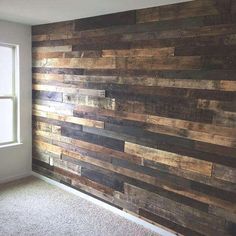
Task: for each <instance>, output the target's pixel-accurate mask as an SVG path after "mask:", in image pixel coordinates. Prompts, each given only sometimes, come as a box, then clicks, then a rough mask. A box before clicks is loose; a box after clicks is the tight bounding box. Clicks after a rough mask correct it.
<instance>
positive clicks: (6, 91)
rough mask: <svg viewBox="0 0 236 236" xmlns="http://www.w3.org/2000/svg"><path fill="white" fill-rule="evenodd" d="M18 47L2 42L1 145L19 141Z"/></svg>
mask: <svg viewBox="0 0 236 236" xmlns="http://www.w3.org/2000/svg"><path fill="white" fill-rule="evenodd" d="M15 65H16V47H15V46H10V45H4V44H0V145H5V144H10V143H14V142H17V96H16V86H15V84H16V79H15V77H16V76H15V75H16V70H15V68H16V67H15Z"/></svg>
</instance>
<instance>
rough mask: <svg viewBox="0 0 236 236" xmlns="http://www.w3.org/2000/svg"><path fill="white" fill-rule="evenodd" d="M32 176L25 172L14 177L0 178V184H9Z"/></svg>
mask: <svg viewBox="0 0 236 236" xmlns="http://www.w3.org/2000/svg"><path fill="white" fill-rule="evenodd" d="M30 175H32V173H31V171H30V172H26V173H23V174H20V175H15V176H10V177H6V178H1V179H0V184H5V183H9V182H12V181H15V180H18V179H23V178H25V177H28V176H30Z"/></svg>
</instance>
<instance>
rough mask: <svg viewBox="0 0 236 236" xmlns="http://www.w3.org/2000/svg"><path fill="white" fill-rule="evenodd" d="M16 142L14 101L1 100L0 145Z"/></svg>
mask: <svg viewBox="0 0 236 236" xmlns="http://www.w3.org/2000/svg"><path fill="white" fill-rule="evenodd" d="M12 141H14V136H13V101H12V100H11V99H0V143H6V142H12Z"/></svg>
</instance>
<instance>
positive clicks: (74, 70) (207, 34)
mask: <svg viewBox="0 0 236 236" xmlns="http://www.w3.org/2000/svg"><path fill="white" fill-rule="evenodd" d="M235 2H236V1H234V0H232V1H230V0H223V1H222V0H220V1H217V0H202V1H192V2H187V3H181V4H175V5H169V6H161V7H156V8H150V9H142V10H134V11H129V12H124V13H116V14H111V15H105V16H98V17H92V18H87V19H80V20H74V21H68V22H61V23H55V24H48V25H39V26H34V27H33V29H32V33H33V132H34V142H33V170H34V171H36V172H39V173H41V174H43V175H46V176H49V177H51V178H53V179H56V180H58V181H60V182H62V183H65V184H67V185H69V186H72V187H73V188H76V189H79V190H81V191H84V192H85V193H87V194H90V195H92V196H95V197H96V198H99V199H102V200H103V201H105V202H107V203H109V204H112V205H114V206H116V207H118V208H120V209H123V210H125V211H127V212H130V213H131V214H134V215H138V216H139V217H141V218H143V219H146V220H147V221H150V222H152V223H154V224H158V225H162V226H164V227H167V228H169V229H171V230H173V231H174V232H178V233H180V234H183V235H191V236H193V235H211V236H221V235H236V171H235V170H236V60H235V58H236V17H235V13H236V3H235Z"/></svg>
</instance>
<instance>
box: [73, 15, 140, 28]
mask: <svg viewBox="0 0 236 236" xmlns="http://www.w3.org/2000/svg"><path fill="white" fill-rule="evenodd" d="M135 22H136V19H135V11H127V12H121V13H115V14H109V15H103V16H97V17H96V16H95V17H90V18H85V19H79V20H76V21H75V31H83V30H90V29H94V28H96V29H97V28H103V27H109V26H115V25H129V24H135Z"/></svg>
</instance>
